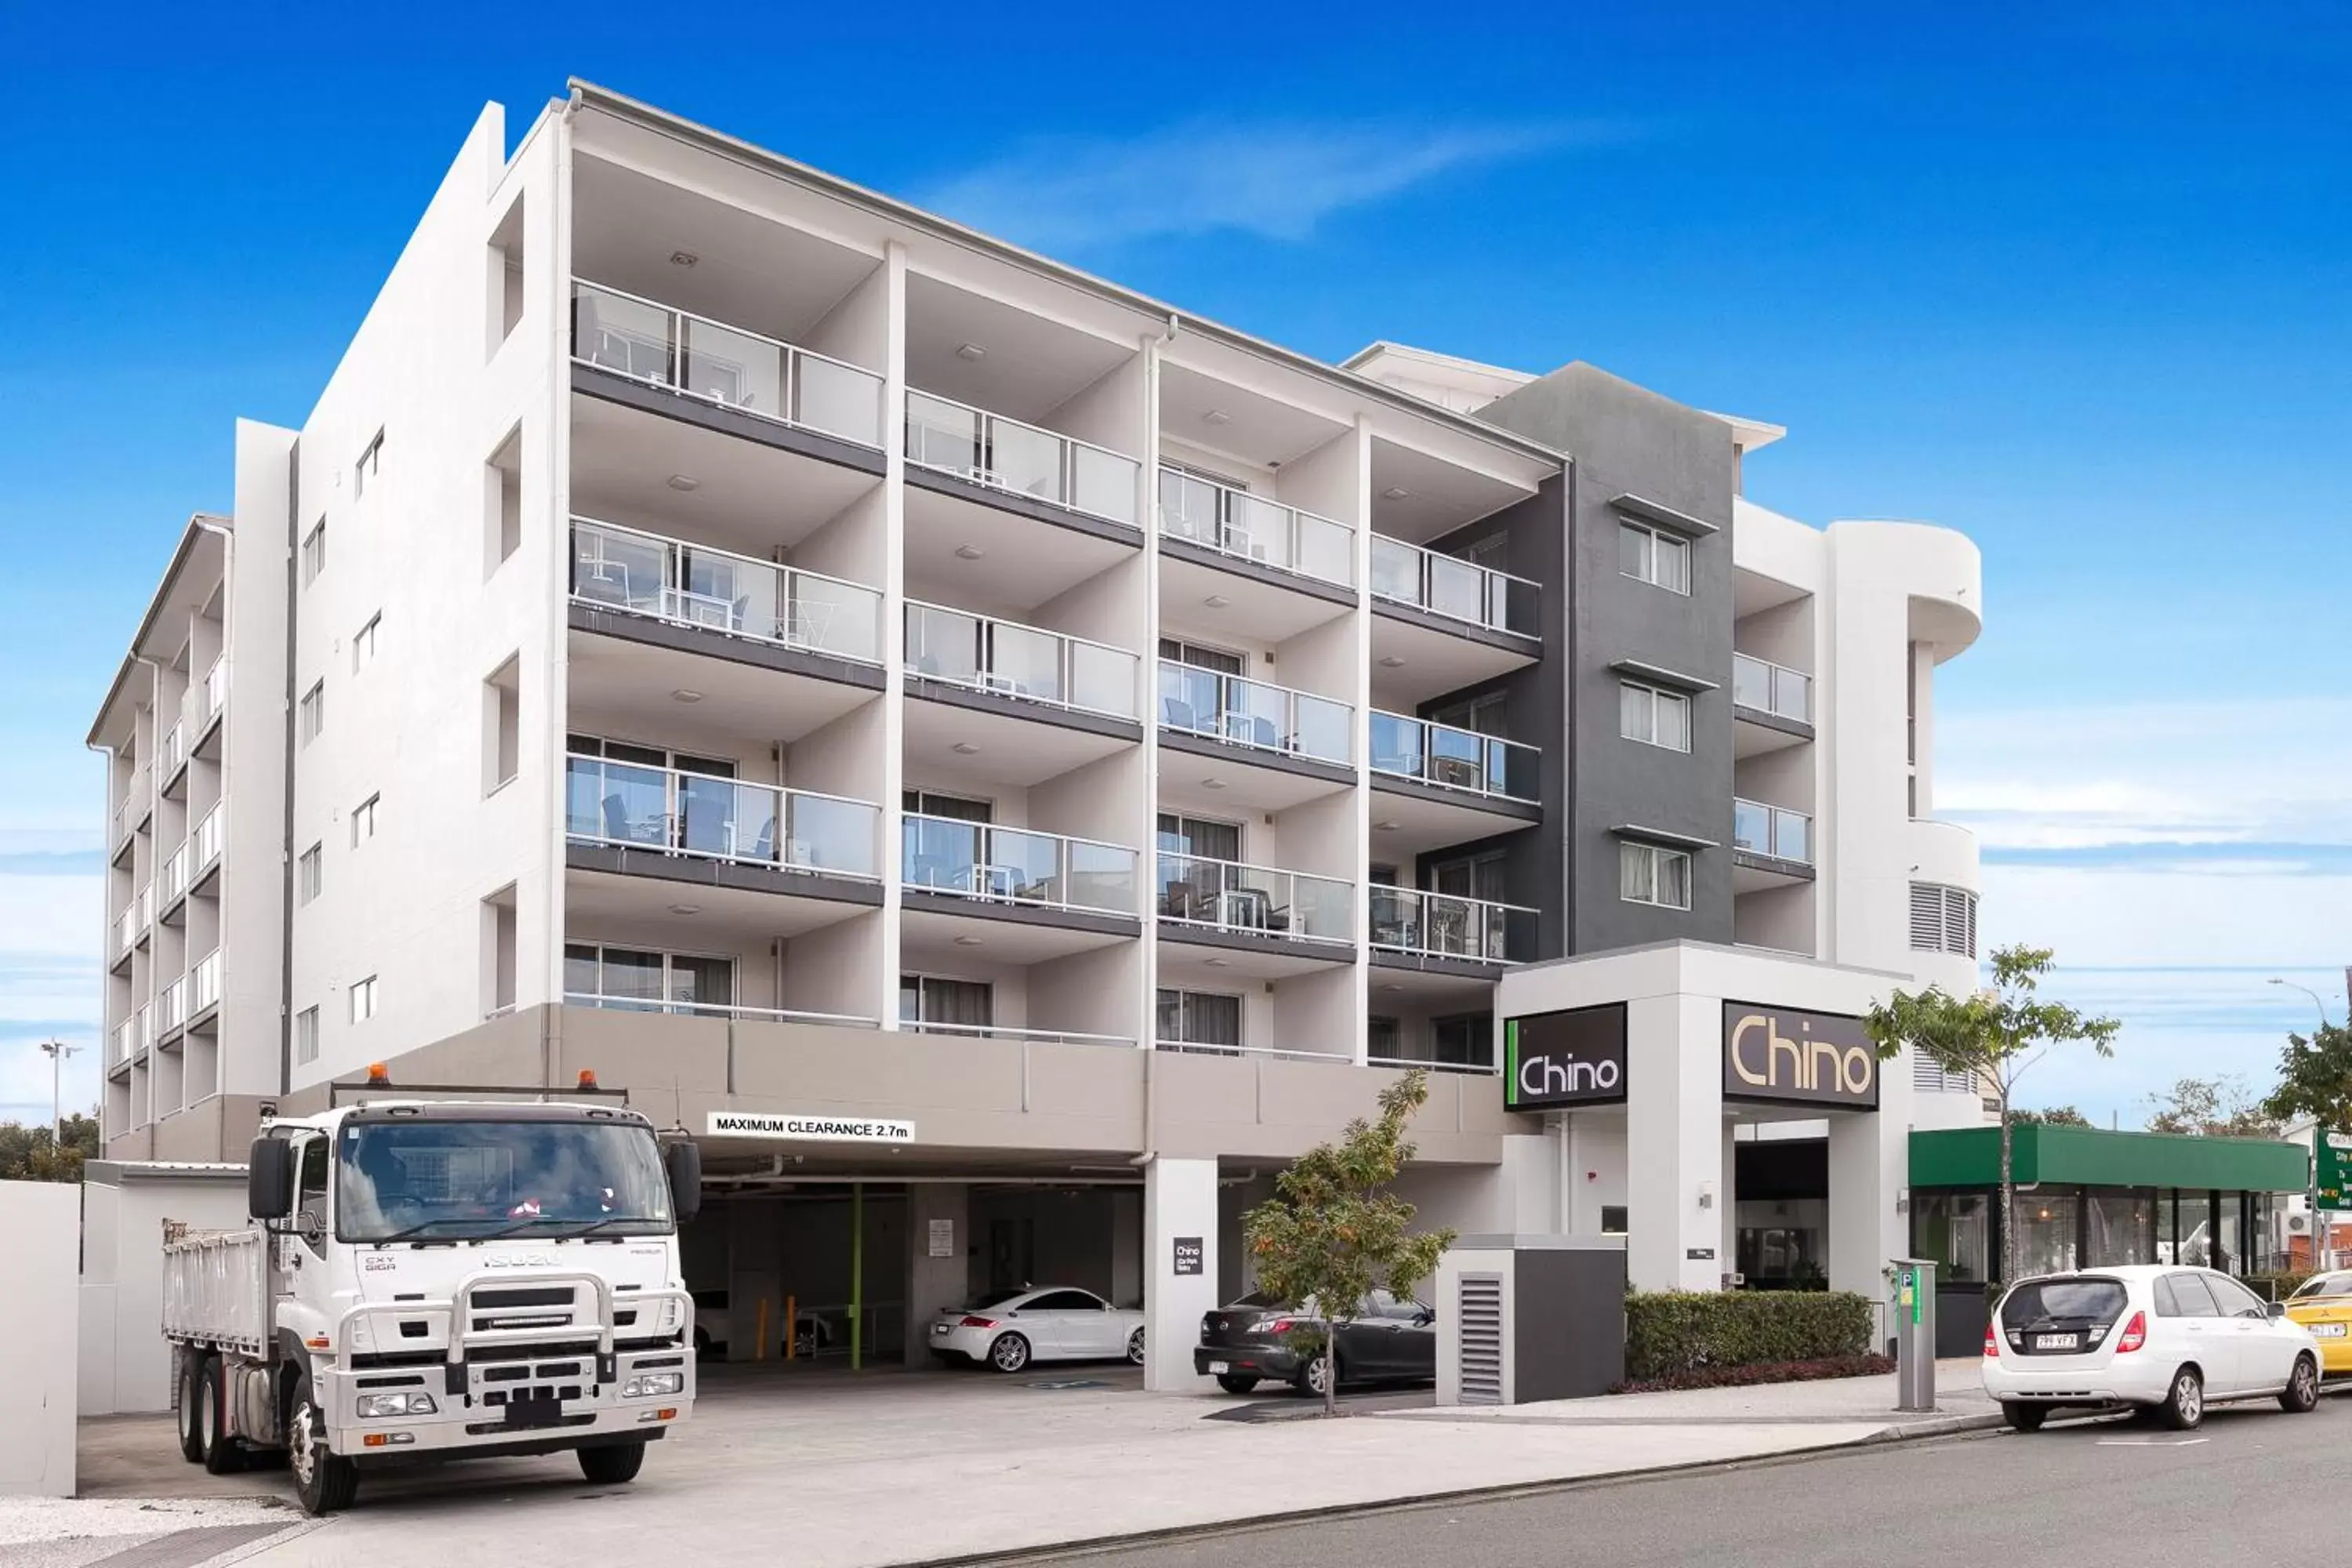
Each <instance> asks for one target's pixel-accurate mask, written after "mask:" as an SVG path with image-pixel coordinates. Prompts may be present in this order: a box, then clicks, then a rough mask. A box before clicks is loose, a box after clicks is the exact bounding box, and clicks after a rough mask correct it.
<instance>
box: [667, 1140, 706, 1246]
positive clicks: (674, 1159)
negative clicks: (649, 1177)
mask: <svg viewBox="0 0 2352 1568" xmlns="http://www.w3.org/2000/svg"><path fill="white" fill-rule="evenodd" d="M662 1169H663V1171H664V1172H665V1173H667V1175H668V1176H669V1206H670V1212H671V1213H672V1214H674V1215H677V1223H678V1224H680V1225H684V1224H686V1223H687V1221H688V1220H690V1219H692V1218H693V1217H694V1216H695V1215H698V1214H700V1213H701V1212H702V1149H701V1146H700V1145H699V1144H697V1143H696V1142H694V1141H693V1140H692V1139H688V1138H681V1139H679V1140H678V1141H677V1142H675V1143H669V1144H665V1145H664V1146H663V1148H662Z"/></svg>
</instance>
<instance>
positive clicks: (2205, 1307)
mask: <svg viewBox="0 0 2352 1568" xmlns="http://www.w3.org/2000/svg"><path fill="white" fill-rule="evenodd" d="M2157 1283H2158V1285H2161V1286H2166V1287H2168V1288H2169V1291H2170V1294H2171V1296H2172V1308H2171V1309H2170V1310H2167V1308H2166V1307H2165V1304H2164V1297H2163V1295H2162V1294H2158V1297H2157V1301H2156V1310H2157V1313H2158V1316H2160V1317H2166V1318H2219V1317H2221V1316H2223V1313H2222V1311H2221V1308H2219V1307H2218V1306H2216V1305H2215V1304H2214V1301H2213V1293H2212V1291H2210V1290H2209V1289H2206V1286H2207V1285H2208V1283H2210V1281H2209V1280H2208V1279H2207V1278H2206V1276H2204V1275H2202V1274H2167V1275H2165V1276H2164V1277H2163V1278H2162V1279H2158V1281H2157Z"/></svg>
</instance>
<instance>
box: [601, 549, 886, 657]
mask: <svg viewBox="0 0 2352 1568" xmlns="http://www.w3.org/2000/svg"><path fill="white" fill-rule="evenodd" d="M572 603H573V604H574V605H580V606H586V607H587V608H589V609H590V610H592V611H600V610H601V611H618V612H621V613H623V614H625V615H629V616H642V617H644V618H646V619H647V620H651V621H658V622H661V623H663V624H664V625H665V626H673V627H677V628H681V629H683V630H685V631H687V632H688V633H689V634H691V635H692V636H694V637H701V636H705V635H707V636H709V637H711V638H712V639H713V641H712V642H710V643H698V642H694V641H688V642H684V643H678V644H676V645H673V646H680V647H699V648H702V649H703V650H705V651H714V652H716V651H723V650H724V647H725V644H724V643H721V642H719V641H717V639H721V638H725V639H734V640H737V641H740V642H743V643H749V644H753V645H757V646H760V647H769V648H780V649H784V650H788V651H789V652H792V653H794V654H804V655H823V656H829V657H831V658H837V659H846V660H850V661H852V662H854V663H856V664H862V665H878V664H879V663H880V661H881V658H882V595H879V594H877V593H876V592H875V591H874V590H873V589H871V588H865V587H860V586H859V585H858V584H855V583H845V582H843V581H842V580H841V579H840V578H838V577H827V576H824V575H823V574H819V573H815V572H803V571H801V570H799V569H798V568H796V567H791V566H779V565H776V564H775V563H772V562H767V561H758V560H754V559H753V558H751V556H748V555H737V554H735V553H733V552H730V551H725V550H717V549H713V548H711V547H710V546H708V545H702V544H692V543H688V542H686V541H684V540H678V539H666V538H664V537H662V536H661V535H659V534H653V533H643V532H640V531H637V530H635V529H631V528H622V527H619V526H617V525H615V524H613V523H609V522H599V521H595V520H594V519H593V518H584V517H575V518H573V519H572ZM600 629H601V628H600Z"/></svg>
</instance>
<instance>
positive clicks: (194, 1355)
mask: <svg viewBox="0 0 2352 1568" xmlns="http://www.w3.org/2000/svg"><path fill="white" fill-rule="evenodd" d="M211 1360H212V1358H211V1357H210V1356H207V1355H205V1353H204V1352H202V1351H195V1350H187V1351H182V1352H180V1458H184V1459H185V1460H187V1461H188V1463H190V1464H192V1465H201V1464H203V1463H204V1462H205V1437H204V1428H203V1427H201V1426H197V1425H196V1420H197V1417H198V1415H200V1414H201V1412H200V1411H199V1409H198V1402H199V1401H200V1400H201V1398H202V1397H203V1396H202V1394H201V1390H202V1389H203V1387H204V1384H205V1366H206V1364H208V1363H210V1361H211Z"/></svg>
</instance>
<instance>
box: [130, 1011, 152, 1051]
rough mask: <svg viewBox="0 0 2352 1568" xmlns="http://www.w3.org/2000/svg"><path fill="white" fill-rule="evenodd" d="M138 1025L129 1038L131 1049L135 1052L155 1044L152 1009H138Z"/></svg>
mask: <svg viewBox="0 0 2352 1568" xmlns="http://www.w3.org/2000/svg"><path fill="white" fill-rule="evenodd" d="M138 1023H139V1027H138V1028H137V1029H136V1030H135V1031H134V1032H133V1033H132V1035H131V1047H132V1048H133V1049H135V1050H142V1051H143V1050H145V1049H147V1048H148V1047H151V1046H152V1045H153V1044H154V1043H155V1011H154V1008H153V1007H152V1006H151V1005H142V1006H141V1007H140V1009H139V1018H138Z"/></svg>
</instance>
